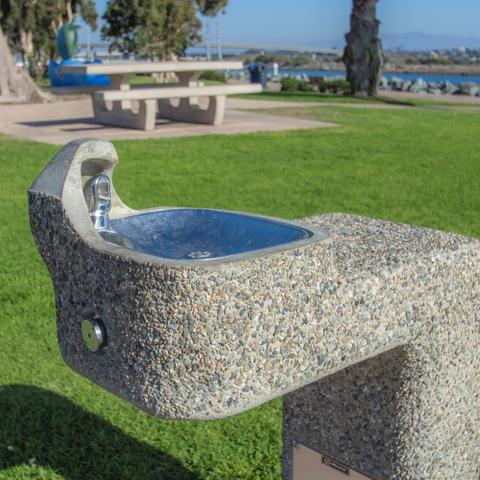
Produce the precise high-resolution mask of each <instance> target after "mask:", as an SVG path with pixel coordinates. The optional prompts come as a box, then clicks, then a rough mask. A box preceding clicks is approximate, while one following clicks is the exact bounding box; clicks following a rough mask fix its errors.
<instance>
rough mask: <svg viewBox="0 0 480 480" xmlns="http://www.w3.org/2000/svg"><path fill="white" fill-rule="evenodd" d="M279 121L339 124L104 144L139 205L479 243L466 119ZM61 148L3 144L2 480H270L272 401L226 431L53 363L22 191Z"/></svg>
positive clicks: (460, 115)
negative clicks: (170, 414)
mask: <svg viewBox="0 0 480 480" xmlns="http://www.w3.org/2000/svg"><path fill="white" fill-rule="evenodd" d="M278 113H279V114H282V113H284V114H285V113H286V112H285V111H283V112H282V111H280V110H279V111H278ZM289 114H293V115H298V116H307V117H308V118H315V119H321V120H327V121H333V122H337V123H339V124H341V125H342V128H337V129H324V130H304V131H291V132H278V133H262V134H260V133H259V134H250V135H237V136H206V137H194V138H176V139H163V140H142V141H119V142H115V145H116V147H117V149H118V151H119V155H120V158H121V162H120V164H119V166H118V169H117V171H116V173H115V177H114V180H115V184H116V188H117V191H118V192H119V194H120V196H121V197H122V198H123V199H124V200H125V201H126V203H127V204H129V205H131V206H133V207H135V208H146V207H151V206H155V205H191V206H206V207H218V208H228V209H233V210H235V209H241V210H247V211H252V212H259V213H264V214H271V215H278V216H284V217H290V218H294V217H303V216H307V215H314V214H320V213H322V212H339V211H340V212H351V213H356V214H361V215H369V216H374V217H380V218H384V219H389V220H394V221H399V222H407V223H413V224H418V225H424V226H429V227H433V228H438V229H443V230H448V231H455V232H459V233H462V234H466V235H472V236H475V237H480V216H479V215H478V212H479V211H480V191H479V189H478V181H479V180H478V179H479V178H480V153H479V152H480V149H479V146H480V144H479V143H480V142H479V136H478V128H479V127H478V124H479V123H478V114H477V113H473V112H472V113H469V112H457V111H455V112H452V111H433V110H425V109H415V108H412V109H407V110H400V111H390V110H368V111H367V110H363V109H349V108H342V109H340V108H335V107H329V108H328V109H324V108H313V109H289ZM57 150H58V148H57V147H55V146H50V145H45V144H40V143H34V142H30V141H24V140H14V139H11V138H7V137H3V138H0V182H1V185H0V202H1V205H2V208H1V209H0V244H1V245H2V248H1V250H0V415H1V421H0V479H2V480H3V479H9V480H10V479H15V480H26V479H45V480H54V479H55V480H57V479H67V480H77V479H78V480H80V479H81V480H94V479H95V480H96V479H112V480H113V479H114V480H123V479H125V480H127V479H128V480H132V479H133V480H144V479H146V480H149V479H152V480H153V479H162V480H170V479H172V480H187V479H188V480H197V479H205V480H206V479H208V480H210V479H211V480H215V479H248V480H250V479H262V480H264V479H280V476H281V474H280V457H281V402H280V400H275V401H273V402H270V403H268V404H266V405H263V406H261V407H259V408H256V409H254V410H252V411H250V412H246V413H244V414H242V415H239V416H236V417H233V418H229V419H225V420H221V421H213V422H183V421H162V420H158V419H154V418H152V417H149V416H148V415H147V414H144V413H142V412H139V411H137V410H136V409H135V408H134V407H132V406H130V405H129V404H127V403H125V402H123V401H121V400H119V399H117V398H115V397H113V396H112V395H110V394H109V393H107V392H104V391H102V390H101V389H100V388H98V387H96V386H94V385H92V384H91V383H89V382H88V381H86V380H84V379H82V378H81V377H79V376H78V375H76V374H75V373H73V372H72V371H70V370H69V369H68V368H67V367H66V366H65V365H64V364H63V362H62V360H61V358H60V356H59V353H58V348H57V345H56V336H55V335H56V334H55V325H54V318H55V309H54V301H53V291H52V286H51V283H50V280H49V277H48V274H47V271H46V268H45V266H44V265H43V263H42V261H41V259H40V257H39V255H38V254H37V252H36V250H35V246H34V244H33V241H32V239H31V235H30V232H29V226H28V217H27V205H26V194H25V192H26V190H27V188H28V187H29V185H30V184H31V182H32V180H33V179H34V178H35V177H36V175H37V174H38V173H39V172H40V170H41V168H42V167H43V166H44V165H45V164H46V162H47V161H48V160H49V159H50V157H51V156H52V155H53V154H54V153H55V152H56V151H57Z"/></svg>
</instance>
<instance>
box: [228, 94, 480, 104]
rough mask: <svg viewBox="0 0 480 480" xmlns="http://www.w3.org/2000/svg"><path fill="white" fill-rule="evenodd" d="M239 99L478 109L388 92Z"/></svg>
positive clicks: (445, 101) (254, 96)
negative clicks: (367, 95)
mask: <svg viewBox="0 0 480 480" xmlns="http://www.w3.org/2000/svg"><path fill="white" fill-rule="evenodd" d="M237 96H238V97H239V98H248V99H252V100H280V101H287V102H319V103H333V104H335V103H355V104H370V103H374V104H375V103H376V104H382V103H383V104H389V105H405V106H410V107H462V108H464V107H465V108H467V107H477V108H478V107H480V103H478V102H476V103H475V102H458V101H455V100H435V99H432V98H428V96H425V97H422V98H405V99H401V100H399V99H397V98H392V97H389V95H388V91H383V92H380V94H379V96H378V97H374V98H371V97H365V98H363V97H353V96H349V95H337V94H333V93H315V92H278V91H273V90H265V91H263V92H262V93H251V94H244V95H237Z"/></svg>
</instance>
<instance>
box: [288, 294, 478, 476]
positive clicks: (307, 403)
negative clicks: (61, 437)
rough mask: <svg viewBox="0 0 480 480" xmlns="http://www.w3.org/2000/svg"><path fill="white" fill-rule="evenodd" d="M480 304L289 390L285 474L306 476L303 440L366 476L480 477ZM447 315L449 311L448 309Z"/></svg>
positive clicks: (321, 460) (319, 458) (443, 313)
mask: <svg viewBox="0 0 480 480" xmlns="http://www.w3.org/2000/svg"><path fill="white" fill-rule="evenodd" d="M472 291H473V290H472ZM478 307H479V305H478V301H477V302H476V303H475V305H474V307H473V308H474V310H473V311H472V310H470V311H469V312H468V311H466V310H468V309H467V308H465V309H463V308H460V309H459V310H457V311H456V312H451V313H453V315H452V316H451V323H450V325H451V330H450V331H443V332H442V331H435V328H432V330H430V331H429V332H428V333H424V334H422V335H421V336H420V337H419V338H417V339H415V341H414V342H413V343H412V344H407V345H404V346H401V347H397V348H395V349H394V350H390V351H389V352H386V353H384V354H381V355H379V356H377V357H375V358H372V359H369V360H365V361H363V362H362V363H359V364H356V365H353V366H351V367H348V368H346V369H344V370H341V371H340V372H337V373H335V374H333V375H331V376H329V377H326V378H324V379H322V380H319V381H317V382H315V383H313V384H310V385H307V386H306V387H303V388H301V389H299V390H296V391H295V392H293V393H290V394H288V395H287V396H286V397H285V403H284V457H283V458H284V465H283V468H284V478H285V479H288V480H290V479H292V478H293V479H295V480H303V478H301V476H300V475H294V470H295V469H294V468H293V464H294V463H295V461H294V458H295V457H296V458H297V462H298V463H297V471H300V469H301V468H304V466H305V461H303V465H301V464H300V463H301V462H300V460H299V459H300V458H301V457H302V456H303V459H305V456H304V455H305V453H304V452H305V449H304V447H303V445H305V446H307V447H309V448H310V449H312V450H315V451H316V452H321V453H322V454H324V455H326V456H329V457H330V458H332V459H335V460H337V461H338V462H340V463H342V464H344V465H346V466H347V467H350V468H351V469H354V470H356V471H358V472H361V473H362V474H364V475H365V476H366V478H373V479H377V480H387V479H388V480H433V479H441V480H459V479H462V480H478V478H479V476H478V475H479V471H480V470H479V469H480V432H479V429H480V406H479V405H480V404H479V399H480V382H479V376H480V358H479V357H480V355H479V353H478V352H479V350H478V349H479V327H478V313H477V312H478V310H477V312H475V308H478ZM462 310H465V311H462ZM441 314H442V315H448V316H450V315H449V312H448V307H447V308H446V309H445V310H444V311H442V312H441ZM455 314H456V315H455ZM475 315H477V318H475ZM419 321H421V319H419ZM438 330H440V328H439V329H438ZM295 452H298V453H295ZM299 452H301V453H299ZM310 453H312V452H310ZM314 458H315V462H317V461H318V462H320V463H322V462H323V458H324V457H317V456H316V454H314ZM317 458H318V460H317ZM333 472H334V471H332V476H333ZM337 475H338V474H337ZM309 478H310V477H309ZM320 478H322V477H320ZM335 478H337V477H335ZM362 478H364V477H362Z"/></svg>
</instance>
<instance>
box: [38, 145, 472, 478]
mask: <svg viewBox="0 0 480 480" xmlns="http://www.w3.org/2000/svg"><path fill="white" fill-rule="evenodd" d="M116 162H117V155H116V152H115V150H114V148H113V147H112V145H111V144H110V143H108V142H103V141H96V140H91V139H83V140H78V141H76V142H72V143H70V144H69V145H67V146H66V147H65V148H64V149H62V150H61V152H60V153H59V154H58V155H57V156H56V157H55V158H54V159H53V160H52V161H51V162H50V163H49V165H48V166H47V167H46V168H45V169H44V170H43V172H42V173H41V174H40V176H39V177H38V179H37V180H36V181H35V183H34V184H33V185H32V187H31V189H30V190H29V205H30V222H31V227H32V232H33V235H34V237H35V240H36V244H37V247H38V249H39V251H40V253H41V255H42V257H43V259H44V260H45V262H46V264H47V266H48V269H49V272H50V275H51V277H52V280H53V285H54V288H55V296H56V308H57V328H58V339H59V344H60V348H61V352H62V355H63V357H64V359H65V361H66V363H67V364H68V365H69V366H71V367H72V368H73V369H74V370H75V371H77V372H79V373H80V374H81V375H84V376H85V377H87V378H89V379H90V380H92V381H93V382H95V383H97V384H98V385H100V386H102V387H104V388H106V389H107V390H109V391H111V392H113V393H114V394H116V395H118V396H120V397H121V398H123V399H125V400H127V401H129V402H131V403H133V404H134V405H136V406H137V407H139V408H141V409H143V410H146V411H148V412H150V413H151V414H153V415H155V416H157V417H161V418H182V419H216V418H221V417H225V416H229V415H233V414H236V413H240V412H243V411H245V410H247V409H250V408H253V407H255V406H256V405H259V404H261V403H263V402H266V401H268V400H270V399H273V398H275V397H278V396H285V397H284V457H283V468H284V477H285V478H286V479H291V478H294V479H295V480H334V479H337V478H339V479H341V478H346V477H348V476H350V478H359V479H360V478H367V479H368V478H371V479H378V480H380V479H382V480H383V479H402V480H407V479H408V480H412V479H415V480H422V479H423V480H427V479H428V480H431V479H442V480H453V479H464V480H478V478H479V467H480V461H479V458H480V407H479V405H480V353H479V347H480V243H479V242H478V241H476V240H473V239H469V238H465V237H461V236H458V235H454V234H448V233H441V232H436V231H433V230H428V229H424V228H417V227H412V226H407V225H397V224H393V223H389V222H384V221H379V220H372V219H367V218H360V217H356V216H351V215H323V216H320V217H313V218H309V219H306V220H304V221H303V222H301V223H298V222H290V221H286V220H280V219H272V218H268V217H261V216H257V215H248V214H238V213H234V212H224V211H217V210H208V209H187V208H179V209H176V208H162V209H153V210H147V211H141V212H137V211H134V210H132V209H130V208H128V207H127V206H125V205H124V204H123V203H122V202H121V200H120V199H119V197H118V195H117V194H116V192H115V189H114V187H113V184H112V172H113V169H114V167H115V164H116ZM359 472H361V473H359Z"/></svg>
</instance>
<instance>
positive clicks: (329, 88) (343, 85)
mask: <svg viewBox="0 0 480 480" xmlns="http://www.w3.org/2000/svg"><path fill="white" fill-rule="evenodd" d="M318 91H319V92H320V93H350V92H351V88H350V84H349V83H348V82H347V81H346V80H343V79H341V78H339V79H335V80H326V81H324V82H320V83H318Z"/></svg>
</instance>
